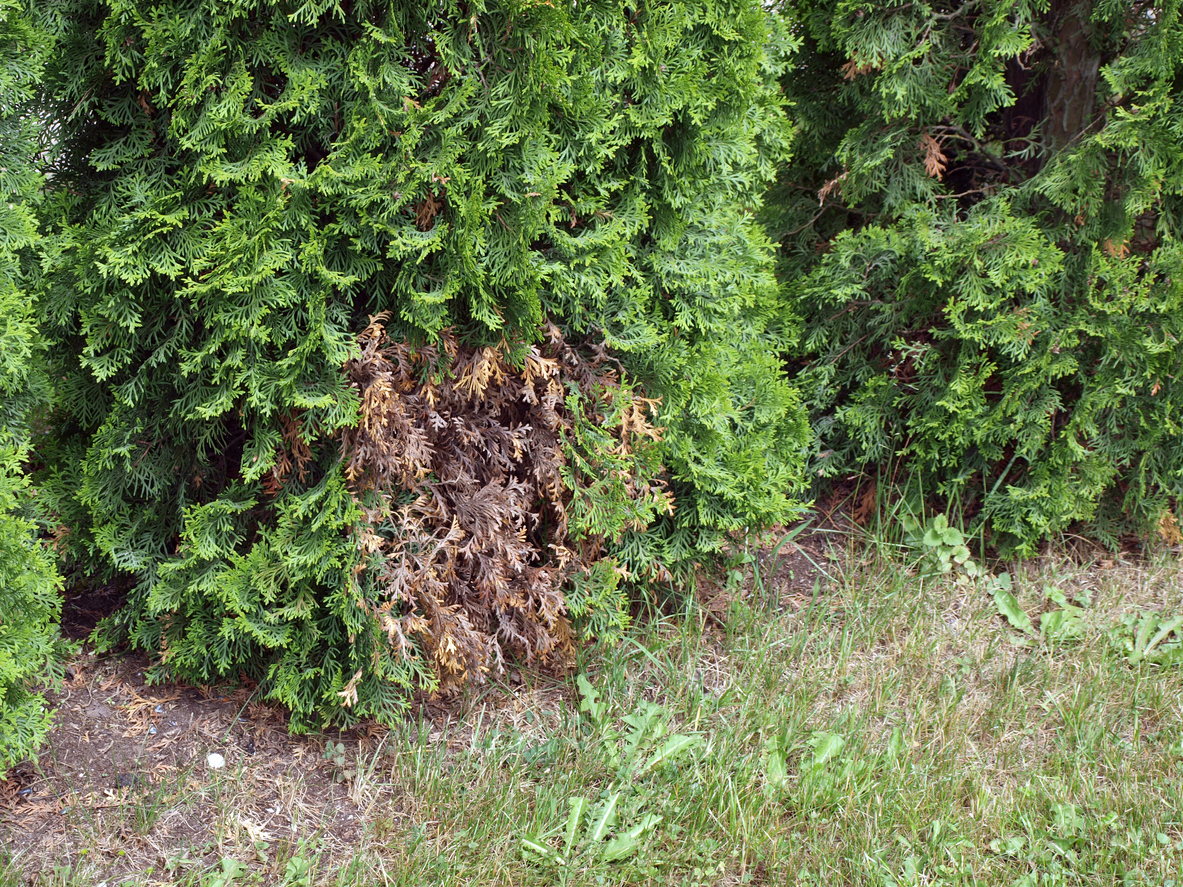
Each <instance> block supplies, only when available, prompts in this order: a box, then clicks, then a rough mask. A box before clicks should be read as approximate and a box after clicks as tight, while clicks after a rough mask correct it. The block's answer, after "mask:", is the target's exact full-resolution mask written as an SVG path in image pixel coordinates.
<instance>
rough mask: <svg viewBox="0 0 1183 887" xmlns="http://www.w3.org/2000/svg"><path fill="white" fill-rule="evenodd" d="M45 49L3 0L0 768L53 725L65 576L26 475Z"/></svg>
mask: <svg viewBox="0 0 1183 887" xmlns="http://www.w3.org/2000/svg"><path fill="white" fill-rule="evenodd" d="M48 46H49V41H48V39H47V37H46V35H45V34H44V33H42V32H40V31H38V30H37V29H36V28H34V27H33V26H32V25H31V24H30V22H29V21H28V19H27V18H26V17H25V16H24V15H23V13H22V11H21V10H20V8H19V7H18V5H17V4H15V3H11V2H7V0H0V400H2V405H0V775H2V774H3V773H4V772H5V771H6V770H8V768H9V767H10V766H12V765H13V764H15V763H16V762H18V761H20V760H21V759H23V758H25V757H27V756H29V755H31V754H33V753H34V752H35V751H36V749H37V746H38V744H39V743H40V741H41V739H42V737H43V736H44V735H45V732H46V730H47V729H48V727H49V713H48V711H47V709H46V706H45V699H44V697H43V696H42V695H41V694H40V693H38V692H37V687H36V684H37V683H38V682H39V681H41V680H43V679H44V678H46V677H47V676H48V675H49V674H50V673H51V672H53V671H54V665H55V662H56V660H57V657H58V656H59V654H60V647H59V644H58V642H57V622H58V615H59V612H60V609H61V601H60V598H59V596H58V583H59V580H58V575H57V571H56V570H55V568H54V563H53V557H52V555H51V554H50V552H49V551H47V550H46V548H45V547H44V546H43V545H42V543H41V542H40V541H39V538H38V533H37V526H36V523H35V521H34V520H33V519H32V518H33V517H34V505H35V503H34V500H33V497H32V495H31V492H30V490H29V487H28V482H27V479H26V478H25V474H24V461H25V459H26V457H27V456H28V450H29V438H30V419H31V412H32V410H33V409H34V408H35V407H36V406H38V405H39V404H40V403H42V402H43V401H44V398H45V391H46V384H45V377H44V370H43V368H42V367H41V358H42V354H41V349H40V343H39V340H38V337H37V328H36V319H35V313H34V306H33V305H32V303H31V302H30V300H29V295H28V289H27V285H28V283H29V278H30V274H31V272H32V271H33V270H34V268H32V267H30V262H31V252H32V248H33V247H34V246H35V244H36V241H37V228H36V223H35V220H34V216H33V213H32V211H31V209H30V204H31V203H32V202H34V201H35V199H36V196H37V191H38V188H39V186H40V178H39V176H38V175H37V174H36V173H35V172H34V170H33V166H32V163H31V159H32V155H33V152H34V149H35V146H36V144H37V140H36V130H35V128H34V121H33V120H32V119H31V117H30V112H29V105H30V99H31V97H32V95H33V90H34V88H35V87H36V84H37V80H38V77H39V72H40V67H41V63H42V61H43V58H44V54H45V52H46V51H47V49H48Z"/></svg>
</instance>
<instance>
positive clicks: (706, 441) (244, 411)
mask: <svg viewBox="0 0 1183 887" xmlns="http://www.w3.org/2000/svg"><path fill="white" fill-rule="evenodd" d="M37 7H38V9H39V10H40V12H41V14H43V15H44V16H45V17H46V19H47V20H48V21H49V22H50V24H51V26H52V27H54V28H55V29H56V30H57V32H58V47H59V49H58V51H57V53H56V55H55V64H54V66H53V67H52V69H51V71H50V73H49V75H48V77H47V81H46V86H45V108H44V110H43V112H42V113H43V114H44V116H45V118H46V119H47V120H51V121H52V126H53V132H54V136H55V146H56V149H57V152H56V154H55V155H54V162H53V168H52V176H51V179H50V188H49V190H50V199H49V201H48V205H47V208H46V213H45V226H46V228H47V230H48V231H49V232H50V234H51V235H52V240H51V242H50V244H49V247H48V248H47V256H50V258H49V259H48V260H47V267H48V271H47V273H46V276H45V281H44V287H43V296H42V298H43V305H44V315H45V327H46V331H47V334H48V336H49V338H50V339H51V342H52V347H51V351H50V354H51V358H52V360H53V373H54V376H55V378H56V379H59V380H60V392H59V397H58V411H57V414H56V418H55V420H54V433H53V434H52V436H51V438H50V439H47V440H46V442H45V443H44V445H43V446H41V447H39V449H40V451H41V455H42V458H43V460H44V462H45V463H46V464H47V465H48V466H50V467H49V468H48V469H47V471H46V473H45V476H44V478H43V479H42V486H43V490H42V495H43V497H44V498H45V499H46V500H47V501H48V502H49V503H50V504H51V505H52V507H53V509H54V511H55V513H56V514H57V515H58V519H59V520H60V521H61V523H62V524H63V525H64V526H66V527H68V528H69V532H68V533H67V534H66V535H65V537H64V540H63V548H64V550H66V553H67V556H68V558H70V559H71V563H72V564H73V565H74V568H75V569H77V570H79V571H80V572H87V573H96V572H97V573H99V574H103V575H106V576H108V577H116V576H118V577H121V578H122V579H123V581H127V582H129V584H130V585H131V590H130V591H129V594H128V598H127V602H126V605H125V606H124V607H123V609H122V610H121V611H120V612H119V613H118V614H117V615H116V616H114V617H113V618H112V619H110V620H108V622H107V623H106V625H105V627H104V632H105V637H106V639H107V640H108V641H115V640H118V639H120V638H124V637H126V638H128V639H130V641H131V642H132V643H133V644H135V645H137V646H139V647H142V648H145V649H148V650H152V651H155V652H156V653H157V654H158V655H159V667H158V669H156V670H155V671H154V672H153V674H154V675H162V674H165V673H172V674H178V675H184V676H186V677H188V678H190V679H195V680H212V679H214V678H217V677H220V676H225V675H230V676H238V675H239V674H240V673H245V674H247V675H253V676H256V677H259V678H261V679H263V680H264V681H265V682H266V688H265V692H266V693H267V695H269V696H270V697H271V698H275V699H278V700H281V701H283V702H284V703H285V704H287V705H288V706H289V707H290V708H291V709H292V711H293V716H294V717H293V723H294V724H295V725H296V726H304V725H308V724H312V723H314V722H317V721H319V720H321V719H337V720H342V719H347V718H349V717H354V716H360V715H367V714H377V715H379V716H383V717H385V716H389V715H390V714H392V713H393V712H394V711H395V710H396V709H397V708H398V707H399V706H400V705H401V704H402V701H403V699H404V698H405V694H406V689H407V687H409V686H412V685H414V684H416V683H431V682H434V681H436V680H445V681H451V680H454V679H458V678H459V677H462V676H468V677H473V676H479V675H480V674H481V673H483V672H484V671H485V670H488V669H495V668H497V667H498V665H499V663H500V661H501V659H502V658H503V657H505V656H521V657H524V658H526V659H527V660H531V659H533V660H535V661H539V662H541V663H543V664H548V663H549V664H556V663H561V662H562V661H564V660H565V658H566V657H567V656H569V652H570V649H571V644H572V642H573V637H572V624H571V622H570V621H569V620H576V622H578V623H579V624H581V625H583V626H584V627H585V630H590V631H609V630H611V629H612V627H613V626H618V625H619V624H620V623H621V620H622V619H623V618H624V612H625V610H626V608H627V607H626V598H625V597H624V594H625V591H624V589H625V587H626V583H622V581H621V580H622V579H632V580H635V581H673V580H674V579H675V577H684V576H686V575H688V574H690V573H691V572H692V571H693V569H694V564H695V563H696V562H700V561H701V560H702V559H703V558H704V557H706V556H708V555H709V553H710V552H711V551H713V550H717V549H718V548H719V547H720V545H721V544H722V542H723V540H724V539H725V534H726V533H727V532H729V531H732V530H735V529H738V528H741V527H747V526H760V525H764V524H767V523H770V522H773V521H776V520H779V519H783V518H786V517H788V516H789V515H791V514H792V513H793V512H794V508H795V505H794V502H793V499H792V497H791V495H788V494H791V493H792V492H793V490H794V486H795V484H796V481H797V477H798V467H799V461H800V456H799V453H800V450H801V448H802V446H803V444H804V440H805V435H806V431H807V426H806V425H805V423H804V418H803V415H802V413H801V410H800V408H799V407H798V405H797V400H796V396H795V394H794V392H793V390H792V389H791V388H790V387H789V386H788V385H787V383H786V381H785V379H784V376H783V371H782V369H781V367H780V365H779V354H780V353H781V352H782V351H783V349H784V346H785V338H784V329H783V318H781V316H780V313H779V306H778V299H779V293H778V290H777V286H776V283H775V280H774V278H773V276H772V266H771V250H770V247H769V244H768V242H767V240H766V239H765V237H764V235H763V234H762V232H761V229H760V228H759V227H758V225H757V224H756V223H755V221H754V217H753V213H754V212H755V210H756V209H757V208H758V206H759V202H760V195H761V193H762V191H763V189H764V187H765V186H766V183H767V180H768V179H769V178H770V176H771V175H772V173H773V172H774V169H775V157H776V156H777V153H778V152H779V151H780V150H781V149H782V147H783V141H784V136H785V134H786V122H785V116H784V109H783V107H782V102H781V99H780V96H779V88H778V86H777V83H776V78H777V76H778V75H779V74H780V72H781V69H782V67H783V51H782V48H781V45H782V44H783V43H784V42H785V37H784V33H783V31H782V30H780V29H779V25H777V23H776V21H775V19H772V18H769V16H768V14H767V12H766V11H765V10H764V9H763V8H762V6H761V4H760V3H759V2H756V0H742V2H740V0H737V2H718V3H714V2H701V0H694V2H662V3H657V4H651V5H647V6H645V7H643V8H634V7H630V6H626V5H624V4H620V3H588V4H585V3H579V4H552V3H549V2H529V0H517V2H510V0H506V2H467V3H461V2H443V3H423V2H414V3H400V4H381V3H373V2H355V3H348V4H329V3H319V2H317V3H313V2H272V0H257V2H245V3H225V2H221V0H217V2H215V0H205V2H197V3H193V2H185V3H180V2H173V0H165V2H160V3H155V4H152V5H150V6H149V5H145V4H143V3H139V2H130V0H109V2H91V0H51V2H45V3H38V4H37ZM50 254H51V255H50ZM375 317H377V318H380V320H379V321H374V322H373V323H372V318H375ZM375 324H377V325H375ZM359 343H360V344H359ZM658 429H660V431H658ZM667 493H669V494H672V496H673V500H672V507H673V510H672V513H671V511H670V504H671V503H670V501H669V499H668V497H667ZM605 556H607V557H606V559H602V558H604V557H605Z"/></svg>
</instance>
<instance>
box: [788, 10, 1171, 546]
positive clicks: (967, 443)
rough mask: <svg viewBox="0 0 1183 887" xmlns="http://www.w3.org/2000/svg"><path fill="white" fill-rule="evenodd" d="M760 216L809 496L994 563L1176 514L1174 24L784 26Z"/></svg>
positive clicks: (1131, 16)
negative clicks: (775, 275)
mask: <svg viewBox="0 0 1183 887" xmlns="http://www.w3.org/2000/svg"><path fill="white" fill-rule="evenodd" d="M787 5H788V6H790V7H792V8H793V10H794V12H795V14H797V15H798V16H799V18H800V21H801V23H802V37H803V40H802V44H801V48H800V52H799V54H798V56H797V58H796V66H795V68H794V73H792V74H790V75H789V76H788V77H786V79H785V80H784V83H785V84H786V91H787V92H788V93H789V94H790V97H791V99H792V101H793V102H794V106H793V107H794V115H795V117H796V119H797V120H798V121H799V124H800V130H799V141H798V143H797V144H796V146H795V153H794V158H793V162H792V163H791V164H789V165H788V166H787V167H786V168H785V170H784V171H783V174H782V179H781V185H780V187H779V189H778V191H777V194H776V197H775V199H774V200H770V205H772V204H775V212H776V225H777V228H778V236H779V237H780V238H781V243H782V246H783V256H784V258H783V271H784V274H785V276H786V278H787V279H788V280H789V281H790V284H789V286H790V291H791V297H792V304H793V307H794V309H795V310H796V311H797V312H798V313H799V315H800V316H801V317H802V318H803V320H804V321H805V324H806V330H805V334H804V336H803V337H802V339H801V340H800V345H799V346H798V348H797V349H796V350H795V351H794V352H793V354H792V356H793V361H794V364H795V366H796V368H797V369H798V370H799V374H798V375H797V380H798V382H799V383H800V385H801V387H802V393H803V396H804V397H805V398H806V400H807V401H808V402H809V404H810V408H811V410H812V411H813V424H814V427H815V429H816V432H817V438H818V450H817V453H816V454H815V457H814V461H813V465H812V469H813V471H812V473H813V474H814V475H815V476H821V478H823V483H824V482H825V481H826V480H827V479H828V480H832V479H835V478H837V479H846V478H849V477H850V476H852V475H857V474H859V473H861V472H869V473H871V474H874V473H876V472H877V471H878V472H879V473H880V477H881V479H882V481H883V483H884V484H887V483H890V482H895V483H900V482H901V480H902V479H909V480H910V481H911V482H912V483H914V484H915V486H916V488H918V489H923V491H924V493H925V495H926V496H929V497H931V501H930V505H932V506H934V507H936V508H941V509H944V508H954V509H957V510H959V511H960V513H961V517H962V519H963V520H964V521H965V522H966V524H967V526H972V527H974V528H975V529H976V528H981V529H982V530H983V531H984V533H985V535H986V538H987V540H988V541H990V542H992V543H994V544H996V545H997V546H998V547H999V549H1000V550H1017V551H1021V552H1030V551H1032V550H1033V549H1034V548H1035V546H1036V545H1037V544H1038V543H1039V542H1040V541H1041V540H1044V539H1047V538H1049V537H1054V536H1055V535H1056V534H1058V533H1061V532H1063V531H1065V530H1066V529H1068V528H1070V527H1072V526H1073V525H1084V526H1086V527H1087V529H1088V532H1090V533H1093V534H1095V535H1097V536H1099V537H1100V538H1102V539H1105V540H1106V541H1108V542H1110V543H1113V542H1115V541H1116V540H1117V539H1118V537H1119V536H1120V534H1122V533H1124V532H1128V531H1131V530H1145V529H1146V528H1147V527H1148V526H1152V525H1153V524H1154V523H1155V522H1156V521H1160V520H1165V521H1166V522H1167V523H1166V526H1169V525H1170V524H1171V522H1172V521H1173V517H1171V516H1170V514H1171V511H1172V510H1173V509H1177V508H1178V507H1179V496H1180V494H1181V493H1183V488H1181V484H1183V440H1181V438H1180V425H1179V419H1180V409H1181V408H1183V386H1181V385H1180V384H1178V379H1179V374H1180V371H1181V370H1183V348H1181V346H1180V339H1181V337H1183V264H1181V263H1183V252H1181V251H1180V248H1179V244H1178V236H1179V226H1180V223H1181V222H1183V214H1181V209H1183V202H1181V200H1180V198H1181V196H1183V138H1181V136H1183V128H1181V127H1183V125H1181V121H1183V101H1181V99H1183V93H1180V91H1179V86H1178V84H1179V82H1180V81H1179V77H1180V74H1181V73H1183V49H1181V46H1183V43H1181V42H1180V36H1181V35H1183V25H1181V23H1180V20H1179V4H1178V3H1175V2H1167V3H1134V4H1130V3H1109V2H1101V0H1056V2H1052V3H1050V4H1048V3H1043V4H1030V3H1025V2H1011V0H983V2H976V0H974V2H969V3H962V2H951V3H944V2H918V3H908V4H904V5H897V4H886V3H854V2H846V0H839V2H833V0H819V2H791V3H789V4H787Z"/></svg>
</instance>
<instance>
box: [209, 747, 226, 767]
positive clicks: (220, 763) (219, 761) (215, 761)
mask: <svg viewBox="0 0 1183 887" xmlns="http://www.w3.org/2000/svg"><path fill="white" fill-rule="evenodd" d="M206 760H207V761H208V762H209V765H210V769H211V770H221V769H222V768H223V767H225V766H226V759H225V758H224V757H222V756H221V755H220V754H218V753H217V752H216V751H215V752H211V753H210V756H209V757H208V758H206Z"/></svg>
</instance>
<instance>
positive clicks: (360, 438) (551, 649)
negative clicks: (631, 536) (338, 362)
mask: <svg viewBox="0 0 1183 887" xmlns="http://www.w3.org/2000/svg"><path fill="white" fill-rule="evenodd" d="M385 320H386V316H385V315H378V316H376V317H374V318H372V319H371V323H370V325H369V327H368V328H367V329H366V330H365V331H364V332H363V333H362V335H361V336H360V337H359V342H360V345H361V350H362V353H361V356H360V357H359V358H357V359H356V360H353V361H350V362H349V363H348V364H347V365H346V372H347V374H348V376H349V379H350V380H351V382H352V383H353V385H354V386H355V387H356V388H357V390H358V392H359V395H360V399H361V418H360V421H359V423H358V425H357V427H356V428H355V429H350V430H348V431H347V432H346V433H345V435H344V439H343V444H342V445H343V452H344V458H345V460H346V474H347V477H348V479H349V482H350V483H351V485H352V487H353V490H354V495H355V496H356V497H357V499H358V502H359V503H360V504H361V505H362V507H363V510H364V513H365V520H364V525H363V527H362V528H361V529H360V531H359V544H360V546H361V548H362V551H363V552H364V553H365V555H366V556H367V561H366V565H365V566H364V567H363V568H361V572H362V573H365V574H367V575H365V576H360V575H359V579H360V580H361V583H360V584H361V585H362V586H363V587H366V588H369V589H370V592H369V594H368V599H367V600H366V605H367V606H368V607H369V609H370V610H371V612H372V615H373V616H374V617H375V618H376V619H377V620H378V621H379V623H380V624H381V626H382V627H383V629H384V631H385V633H386V635H387V637H388V640H389V642H390V644H391V646H392V648H393V649H395V650H396V651H398V652H399V653H401V654H402V655H404V656H410V655H413V653H414V651H415V650H416V649H421V650H424V651H426V653H427V654H428V656H429V657H430V661H431V662H432V664H433V666H434V669H435V671H436V673H437V675H438V677H439V679H440V683H441V686H443V687H444V688H449V687H454V686H456V685H459V684H460V683H462V682H463V681H465V680H472V679H475V680H478V681H479V680H481V679H483V677H484V676H485V675H486V674H488V673H490V672H493V673H500V672H502V671H503V669H504V662H505V660H506V658H508V657H513V658H515V659H519V660H522V661H524V662H525V664H526V665H528V666H530V667H542V668H548V669H551V670H556V671H562V670H563V669H565V668H566V667H567V666H568V665H570V663H571V662H572V658H573V654H574V635H573V630H572V625H571V622H570V618H569V613H568V612H567V605H566V600H565V598H564V594H563V584H564V583H565V582H567V581H568V580H569V579H570V578H571V577H572V576H573V575H575V574H576V573H578V572H580V571H586V570H588V569H590V567H591V565H592V564H593V563H594V562H595V561H597V560H598V559H599V558H600V557H601V554H602V551H603V545H602V542H603V536H602V534H601V535H596V534H594V533H576V532H574V531H573V528H572V527H571V525H570V522H571V517H570V513H569V506H570V504H571V502H572V497H573V495H574V489H573V486H574V485H575V484H576V481H575V477H574V474H573V471H574V469H573V468H572V467H570V466H568V464H567V462H568V460H567V457H566V455H565V451H564V437H565V435H569V434H571V433H572V431H573V430H574V428H575V426H576V424H577V423H578V422H580V421H594V422H601V421H603V416H604V414H605V413H606V412H608V411H609V407H611V406H612V405H613V404H615V403H617V401H616V400H615V399H616V398H617V397H620V396H622V388H621V384H620V380H619V377H618V376H617V374H616V372H615V371H614V370H613V368H612V364H611V362H610V359H609V358H608V357H607V356H606V355H605V354H604V353H603V351H602V350H601V351H599V352H598V353H597V352H596V351H595V350H594V349H593V350H592V353H591V356H590V357H589V356H585V355H584V354H583V353H581V352H580V351H577V350H576V349H575V348H573V347H571V346H569V345H568V344H567V343H566V342H564V340H563V338H562V335H561V333H560V331H559V330H558V328H557V327H555V326H553V325H548V326H547V327H545V330H544V332H545V336H546V338H545V340H544V342H543V343H541V344H540V345H535V346H530V347H527V348H525V349H524V350H521V351H519V352H518V357H519V362H518V364H517V365H511V364H510V362H509V360H508V358H507V352H508V351H509V348H508V346H505V345H502V346H501V347H492V346H486V347H479V348H477V347H466V346H463V345H461V344H460V343H459V342H458V341H457V339H456V338H455V337H454V336H452V335H450V334H445V335H444V336H443V337H442V340H441V342H440V344H439V345H438V346H413V345H411V344H408V343H406V342H398V341H392V340H391V339H390V338H389V337H388V336H387V334H386V330H385V327H384V325H383V324H384V322H385ZM569 394H570V395H571V397H569V396H568V395H569ZM576 395H577V399H576ZM654 406H655V404H654V402H652V401H647V400H645V399H644V398H640V397H635V396H632V395H631V394H630V395H629V400H628V408H627V409H624V410H621V411H618V415H616V418H615V419H614V422H615V426H614V427H615V433H616V435H617V436H616V441H617V443H616V448H615V455H617V456H627V455H628V454H629V453H630V452H631V450H632V448H633V447H635V446H638V445H639V446H644V445H645V443H646V442H650V441H655V440H657V439H658V438H659V436H660V435H659V432H658V430H657V429H656V428H655V427H654V426H653V425H652V424H650V421H651V415H650V414H651V412H652V408H653V407H654ZM580 410H587V411H589V414H587V415H580V414H579V411H580ZM609 455H612V454H609ZM625 473H626V474H627V472H625ZM622 480H623V488H624V489H625V490H626V494H627V496H629V497H631V498H634V499H644V500H646V501H649V502H653V503H657V504H659V505H661V506H662V507H672V505H671V504H670V497H669V494H668V493H667V492H666V490H665V489H664V486H663V485H662V484H661V483H660V482H658V481H651V480H649V479H647V478H641V477H634V476H626V477H624V478H623V479H622ZM622 529H623V528H622ZM359 676H360V673H359ZM351 689H352V688H351V687H347V688H346V690H345V693H346V699H345V702H346V704H348V703H349V702H350V701H351V700H350V699H349V698H348V694H349V693H350V690H351Z"/></svg>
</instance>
